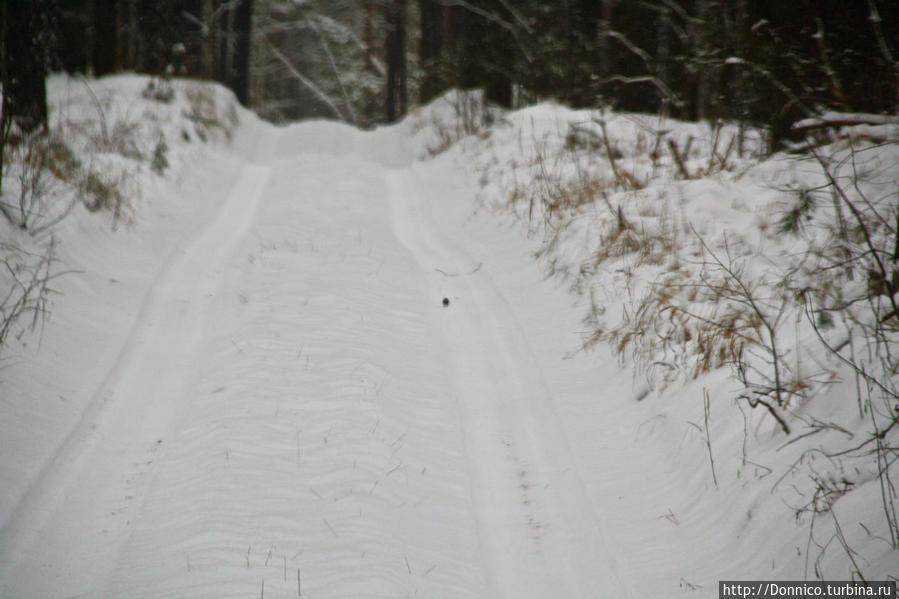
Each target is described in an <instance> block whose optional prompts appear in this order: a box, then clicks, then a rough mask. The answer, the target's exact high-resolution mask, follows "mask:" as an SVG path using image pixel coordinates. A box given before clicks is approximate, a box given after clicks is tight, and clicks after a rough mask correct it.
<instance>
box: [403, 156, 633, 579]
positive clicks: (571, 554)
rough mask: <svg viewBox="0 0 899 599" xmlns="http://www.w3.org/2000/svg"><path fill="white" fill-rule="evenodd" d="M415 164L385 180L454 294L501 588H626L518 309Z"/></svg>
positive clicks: (440, 290)
mask: <svg viewBox="0 0 899 599" xmlns="http://www.w3.org/2000/svg"><path fill="white" fill-rule="evenodd" d="M413 176H414V171H407V172H406V173H403V172H398V171H392V172H389V173H388V175H387V183H388V189H389V194H390V199H391V202H392V209H393V221H394V227H395V231H396V233H397V236H398V237H399V238H400V240H401V241H403V243H405V244H406V245H407V246H408V247H409V248H410V250H412V252H413V254H415V255H416V256H417V258H418V260H419V263H420V264H421V267H422V271H423V272H424V273H426V276H427V277H428V279H429V280H430V281H429V282H430V284H431V287H432V289H433V290H434V295H435V297H438V296H439V295H455V296H458V298H459V301H453V303H452V305H451V311H450V312H448V313H447V315H446V316H447V319H446V322H445V326H444V334H445V336H446V338H447V342H448V346H449V347H450V348H451V350H452V353H453V360H454V361H455V364H456V369H457V372H458V382H457V389H456V394H457V397H458V401H459V410H460V417H461V420H462V429H463V433H464V434H465V436H466V443H465V445H466V451H467V453H468V461H469V466H470V474H471V493H472V502H473V505H474V509H475V512H476V513H475V518H476V519H477V526H478V530H479V535H480V542H481V549H482V553H483V560H484V561H485V566H486V568H487V570H488V581H489V583H490V587H491V589H490V591H491V596H493V597H500V596H505V597H548V596H567V597H587V596H618V597H628V596H630V595H631V594H632V593H631V592H630V590H629V588H628V587H627V586H626V585H625V584H624V583H623V581H622V580H621V579H620V577H619V575H618V572H619V567H618V565H617V563H616V560H615V557H614V554H613V552H612V551H611V550H610V548H609V547H607V545H606V541H605V535H604V534H603V530H602V525H601V520H600V519H599V518H598V517H597V516H596V514H594V513H593V511H592V505H591V503H590V501H589V498H588V497H587V494H586V492H585V490H584V487H583V485H582V483H581V481H580V478H579V475H578V473H577V472H576V469H575V464H574V460H572V459H571V452H570V450H569V448H568V443H567V441H566V439H565V436H564V433H563V431H562V426H561V422H560V420H559V417H558V415H557V413H556V411H555V408H554V405H553V401H554V400H553V398H552V396H551V393H550V391H549V389H548V387H547V385H546V384H545V382H544V380H543V377H542V372H541V365H540V364H539V363H538V362H537V360H536V358H535V357H534V353H533V351H532V350H531V349H530V347H529V340H528V336H527V333H526V331H525V330H524V328H523V327H522V325H521V323H520V322H519V321H518V319H517V318H516V316H515V312H514V309H513V306H512V305H511V304H510V303H509V302H508V301H507V300H506V298H505V297H503V295H502V293H501V292H500V291H499V289H498V288H496V286H495V285H494V284H493V282H492V280H491V279H490V276H489V269H481V270H478V271H477V272H475V273H472V274H471V275H470V276H460V277H453V278H448V277H446V276H445V275H443V274H440V273H439V272H437V271H436V270H435V269H441V270H443V271H446V272H454V273H463V272H465V273H467V272H471V271H472V270H473V268H474V266H475V265H476V264H477V263H478V262H480V260H475V259H472V258H471V257H469V256H467V255H466V253H465V252H464V251H462V250H460V249H459V247H457V246H456V244H454V243H452V242H450V241H449V240H448V239H446V238H445V237H443V236H442V235H441V234H440V233H439V231H438V230H437V229H436V227H434V226H433V225H432V224H431V219H430V218H429V215H428V214H427V207H426V206H425V205H424V203H423V202H422V201H421V200H420V199H419V198H420V197H421V192H422V191H423V190H424V189H425V188H424V186H422V185H416V182H415V181H411V180H410V179H411V178H412V177H413Z"/></svg>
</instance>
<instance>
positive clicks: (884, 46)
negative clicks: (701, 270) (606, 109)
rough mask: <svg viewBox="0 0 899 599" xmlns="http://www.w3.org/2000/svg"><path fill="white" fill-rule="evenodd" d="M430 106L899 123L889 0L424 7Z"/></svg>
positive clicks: (898, 32)
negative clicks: (465, 91) (464, 102)
mask: <svg viewBox="0 0 899 599" xmlns="http://www.w3.org/2000/svg"><path fill="white" fill-rule="evenodd" d="M418 4H419V6H420V15H421V41H420V55H421V65H422V68H423V70H424V73H423V75H422V84H421V98H422V100H427V99H429V98H430V97H433V95H434V94H436V93H439V92H440V91H441V90H442V89H445V88H446V87H450V86H462V87H472V86H477V87H482V88H483V89H484V90H485V92H486V94H487V96H488V98H489V99H490V100H492V101H494V102H497V103H499V104H503V105H507V106H508V105H511V104H512V102H513V101H514V100H515V99H516V98H515V97H513V95H514V94H517V93H522V94H525V97H526V98H529V97H552V98H555V99H557V100H559V101H561V102H564V103H567V104H571V105H574V106H581V107H590V106H596V105H598V104H604V105H612V106H614V107H617V108H619V109H624V110H632V111H639V112H659V111H665V112H667V113H669V114H672V115H673V116H677V117H680V118H685V119H690V120H696V119H708V118H725V119H735V120H743V121H749V122H755V123H758V124H761V125H765V126H768V127H770V128H771V129H772V132H773V133H774V136H775V137H781V136H783V135H786V133H787V127H788V126H789V124H790V123H791V122H793V121H795V120H796V119H798V118H801V117H803V116H806V115H808V114H810V113H814V112H817V111H820V110H821V109H836V110H842V111H864V112H879V113H884V112H886V113H895V112H897V111H899V2H895V1H894V0H814V1H812V0H790V1H789V2H783V1H781V0H720V1H716V0H641V1H630V0H555V1H546V0H514V1H513V0H419V3H418Z"/></svg>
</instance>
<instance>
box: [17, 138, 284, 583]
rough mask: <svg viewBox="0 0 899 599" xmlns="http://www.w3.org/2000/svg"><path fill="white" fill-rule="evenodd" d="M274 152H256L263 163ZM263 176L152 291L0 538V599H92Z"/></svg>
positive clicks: (254, 173) (158, 451) (135, 505)
mask: <svg viewBox="0 0 899 599" xmlns="http://www.w3.org/2000/svg"><path fill="white" fill-rule="evenodd" d="M274 135H276V132H275V130H274V129H272V130H271V133H269V136H274ZM274 141H275V140H274V139H270V138H269V137H266V138H264V139H262V140H260V142H259V143H258V147H259V148H261V149H262V151H263V152H265V151H270V148H272V147H273V146H274ZM269 171H270V167H269V166H266V165H261V164H247V165H246V166H243V167H242V172H241V175H240V177H239V179H238V181H237V183H236V184H235V187H234V188H233V190H232V191H231V193H230V195H229V196H228V197H227V199H226V200H225V201H224V202H223V203H222V206H221V208H220V209H219V211H218V213H217V214H216V215H215V218H214V220H212V222H211V223H210V224H209V225H207V226H206V227H204V228H202V229H201V230H200V231H199V233H198V234H197V235H196V236H195V237H194V238H193V239H192V240H190V241H188V242H187V243H186V245H184V246H183V247H182V248H180V250H176V251H175V252H173V253H172V254H171V255H170V256H169V258H168V259H167V260H166V263H165V264H164V266H163V267H162V269H161V270H160V272H159V274H158V275H157V276H156V277H155V278H154V280H153V281H152V283H151V284H150V286H149V288H148V289H149V290H148V293H147V295H146V296H145V298H144V300H143V302H142V305H141V308H140V311H139V314H138V316H137V318H136V320H135V324H134V326H133V328H132V330H131V331H130V333H129V334H128V336H127V338H126V341H125V343H124V345H123V348H122V350H121V351H120V353H119V355H118V358H117V359H116V361H115V362H114V364H113V365H112V366H111V368H110V370H109V372H108V373H107V375H106V377H105V378H104V380H103V382H102V383H101V384H100V385H99V387H98V388H97V390H96V392H95V393H94V396H93V399H92V400H91V401H90V403H89V404H88V407H87V408H86V410H85V411H84V413H83V414H82V416H81V419H80V420H79V422H78V424H77V425H76V426H75V427H74V428H73V430H72V431H71V432H70V433H69V435H68V436H67V437H66V439H65V440H64V441H63V442H62V443H61V444H60V446H59V448H58V449H57V450H56V451H55V452H54V454H53V455H52V456H51V458H50V459H49V460H48V461H47V463H46V464H45V466H44V467H43V468H42V470H41V471H40V473H39V474H38V476H37V477H36V479H35V481H34V482H33V483H32V484H31V485H30V487H29V489H28V490H27V491H26V493H25V494H24V495H23V497H22V499H21V501H20V502H19V504H18V505H17V506H16V508H15V509H14V510H13V512H12V514H11V515H10V517H9V519H8V520H7V521H6V522H4V523H3V527H2V529H0V585H2V586H0V596H5V597H50V596H59V595H65V596H72V595H81V594H84V595H85V596H100V595H102V590H103V586H104V584H105V581H106V579H107V577H108V575H109V573H110V572H111V571H112V569H113V568H114V566H115V563H116V560H117V558H118V553H119V551H120V550H121V547H122V546H123V545H124V544H125V543H126V542H127V539H128V536H129V533H130V526H131V523H132V520H133V519H134V518H135V517H136V515H137V513H138V512H139V509H140V501H141V497H142V494H143V491H144V489H145V488H146V486H147V484H148V483H149V479H150V478H151V477H152V470H153V468H154V465H153V464H154V462H155V461H156V460H158V459H159V458H160V457H161V455H162V454H163V453H164V451H165V437H166V436H167V433H168V431H169V430H170V429H171V426H172V424H173V420H174V418H175V417H176V415H177V413H178V399H179V393H180V392H181V391H182V390H183V388H184V386H185V383H186V381H188V380H189V379H190V377H191V376H192V372H191V369H192V360H193V356H194V351H195V349H196V347H197V346H198V343H199V342H200V340H201V338H202V335H203V332H204V328H205V324H206V322H205V321H206V314H207V312H208V310H207V307H208V306H209V304H210V302H211V301H212V298H213V296H214V295H215V292H216V287H217V284H218V280H219V277H220V275H221V271H220V269H221V268H222V267H223V266H224V265H225V264H226V260H227V258H228V256H229V255H230V253H231V252H232V251H233V250H234V248H235V247H236V246H237V244H238V243H239V241H240V239H241V238H242V237H243V235H245V234H246V233H247V232H248V231H249V229H250V227H251V225H252V223H253V219H254V215H255V213H256V210H257V205H258V203H259V201H260V200H261V198H262V195H263V191H264V189H265V184H266V181H267V179H268V177H269Z"/></svg>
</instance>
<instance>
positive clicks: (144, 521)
mask: <svg viewBox="0 0 899 599" xmlns="http://www.w3.org/2000/svg"><path fill="white" fill-rule="evenodd" d="M257 143H258V147H257V152H256V157H255V158H254V159H252V160H249V161H246V162H244V163H242V164H240V166H239V173H237V176H236V181H235V183H234V184H233V187H232V189H231V191H230V193H229V194H228V195H227V197H224V198H223V199H222V200H223V201H221V202H220V204H219V206H218V208H216V212H215V215H214V217H213V218H212V219H210V220H208V221H198V222H197V223H196V226H195V227H194V228H192V229H190V233H189V234H185V235H184V237H183V238H182V239H181V240H180V242H179V243H178V244H177V245H176V246H175V247H169V246H167V245H166V244H164V243H163V242H161V241H159V242H156V243H158V246H159V247H158V251H159V253H160V255H164V256H167V258H165V260H164V261H163V262H162V266H161V268H160V270H159V271H158V273H157V274H156V275H155V276H152V277H151V276H147V281H146V282H147V284H146V286H145V290H144V295H143V298H142V299H141V300H140V309H139V312H138V313H137V315H136V317H135V318H134V321H133V322H134V325H133V327H132V328H131V330H130V332H128V333H127V334H126V335H123V336H122V340H121V346H120V348H119V349H118V350H117V357H116V359H115V360H113V361H112V362H111V363H110V364H109V365H108V372H107V374H106V375H105V377H104V378H102V380H99V381H97V384H96V386H95V388H94V390H93V391H92V393H91V399H90V401H89V403H88V404H87V408H86V410H85V411H84V412H83V414H82V416H81V418H80V420H79V422H78V424H77V426H75V427H74V429H72V430H71V431H70V433H69V434H68V435H67V437H66V438H65V440H64V441H63V442H62V443H61V444H60V445H59V446H58V447H57V448H56V450H55V451H54V452H53V454H52V455H51V456H49V458H48V459H47V460H46V461H45V465H44V467H43V468H42V469H41V470H40V472H39V473H38V474H37V476H36V477H35V478H34V479H33V481H32V483H31V484H30V485H29V486H28V488H27V489H26V491H25V493H24V495H23V497H22V499H21V500H20V501H19V502H18V503H17V504H16V506H15V508H14V509H13V511H12V514H11V516H10V517H9V518H7V519H6V521H5V523H4V525H3V529H2V536H0V568H2V571H0V574H2V578H0V595H2V596H3V597H62V596H83V597H96V596H110V597H190V596H196V597H210V596H216V597H228V596H234V597H247V596H254V595H258V594H259V593H260V590H261V589H262V590H263V592H264V593H265V596H267V597H275V596H284V597H289V596H297V594H298V593H302V596H310V597H348V596H411V595H416V594H417V595H420V596H427V597H459V596H468V597H549V596H557V597H562V596H565V597H588V596H593V597H600V596H616V597H624V596H628V594H629V591H628V587H627V586H626V585H624V584H623V582H622V580H621V579H620V578H619V572H620V567H619V564H618V563H617V562H616V558H615V556H614V555H613V552H612V551H611V550H610V549H609V540H608V539H607V537H606V535H605V533H604V531H603V518H602V517H601V515H600V514H598V513H597V508H596V506H595V505H594V502H593V500H592V499H591V493H590V491H589V490H588V487H587V486H586V485H585V483H584V481H583V478H582V474H583V473H582V472H581V470H580V468H579V466H578V460H576V459H574V455H573V453H574V452H573V450H572V448H571V447H570V443H569V439H568V435H567V433H566V429H565V427H564V425H563V422H562V419H561V418H560V415H559V413H558V409H557V405H556V401H557V398H556V397H555V396H554V391H553V388H554V385H553V384H552V383H550V382H548V381H547V375H546V373H545V372H544V371H545V369H546V353H547V352H546V351H545V348H542V349H538V348H541V346H542V345H544V342H545V340H544V339H542V338H538V337H536V336H535V335H536V333H535V330H536V327H535V325H534V323H533V322H532V321H530V320H529V318H528V317H527V316H522V315H520V314H519V310H518V308H517V305H518V304H519V300H520V299H522V298H519V297H516V296H515V295H514V294H515V291H514V290H510V289H508V288H504V287H503V284H502V283H501V282H499V281H498V279H497V276H496V275H497V274H498V273H500V272H504V271H505V269H506V265H505V264H504V263H503V262H502V260H506V261H508V257H507V256H506V257H501V256H498V255H497V254H496V253H495V251H494V248H493V247H492V245H491V241H490V239H484V238H478V237H477V236H476V235H473V234H472V233H471V232H470V231H468V229H467V228H466V223H467V219H468V217H469V216H470V214H471V210H472V203H471V193H470V190H467V189H465V188H464V186H461V185H458V184H456V181H457V180H458V179H459V178H460V176H459V173H458V172H456V171H454V170H453V169H454V167H453V166H452V164H451V162H448V161H444V162H441V163H438V164H437V165H436V166H432V167H425V166H422V165H421V164H418V163H411V161H409V160H406V159H405V158H404V155H403V152H402V148H401V144H402V140H401V139H400V138H399V133H398V132H396V131H395V130H382V131H380V132H376V133H371V134H363V133H361V132H358V131H356V130H353V129H350V128H347V127H344V126H341V125H336V124H325V123H309V124H305V125H295V126H292V127H290V128H287V129H283V130H275V129H272V128H265V129H264V130H263V131H262V132H261V133H260V134H259V136H258V142H257ZM193 176H194V177H202V176H203V174H202V173H200V172H198V173H196V174H194V175H193ZM204 223H205V224H204ZM149 242H150V243H153V241H152V240H150V241H149ZM515 260H518V261H519V262H520V264H521V265H525V264H527V263H528V262H529V258H528V257H527V256H526V255H519V256H517V257H516V258H515ZM522 268H531V269H533V266H532V265H528V266H526V267H525V266H522ZM535 276H536V274H535ZM536 292H537V293H539V290H538V291H536ZM443 297H448V298H449V299H450V301H451V303H450V305H449V306H448V307H446V308H444V307H443V306H442V305H441V299H442V298H443ZM567 342H570V340H568V341H566V343H567ZM86 351H89V348H88V349H87V350H86ZM541 351H543V353H540V352H541ZM592 475H593V476H594V478H595V473H592Z"/></svg>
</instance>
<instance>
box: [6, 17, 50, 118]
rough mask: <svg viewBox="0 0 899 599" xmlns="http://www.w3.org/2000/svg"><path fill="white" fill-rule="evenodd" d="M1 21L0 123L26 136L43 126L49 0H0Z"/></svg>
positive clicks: (45, 111)
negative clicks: (0, 76) (0, 90)
mask: <svg viewBox="0 0 899 599" xmlns="http://www.w3.org/2000/svg"><path fill="white" fill-rule="evenodd" d="M0 4H2V8H0V12H2V15H3V19H2V23H3V30H2V31H3V39H2V43H0V45H2V62H3V65H2V73H3V80H2V84H3V117H2V118H3V121H4V124H6V123H7V122H10V121H11V122H13V123H16V124H17V125H18V126H19V127H20V128H21V129H22V131H24V132H25V133H30V132H32V131H34V130H36V129H39V128H41V127H46V125H47V88H46V78H47V56H48V53H49V52H48V48H47V45H48V43H49V42H50V40H51V39H52V31H51V18H52V15H53V10H52V9H53V6H52V2H51V1H50V0H33V1H31V2H23V1H22V0H0Z"/></svg>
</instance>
